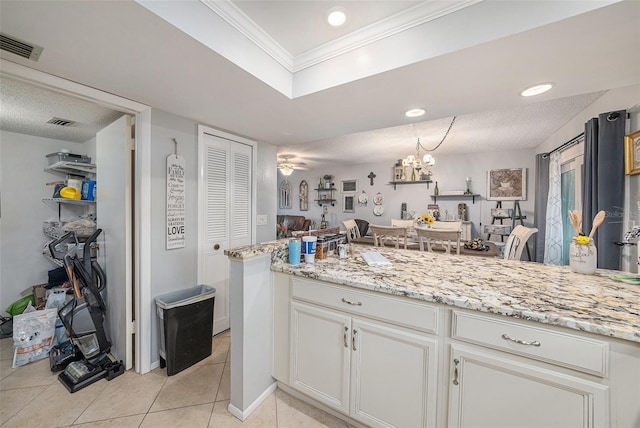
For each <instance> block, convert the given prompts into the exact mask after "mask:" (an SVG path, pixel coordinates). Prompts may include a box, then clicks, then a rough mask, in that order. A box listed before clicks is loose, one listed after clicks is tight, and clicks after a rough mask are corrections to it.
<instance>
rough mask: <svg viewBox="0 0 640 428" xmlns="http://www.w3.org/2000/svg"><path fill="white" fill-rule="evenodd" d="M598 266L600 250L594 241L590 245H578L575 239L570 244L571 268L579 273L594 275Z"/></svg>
mask: <svg viewBox="0 0 640 428" xmlns="http://www.w3.org/2000/svg"><path fill="white" fill-rule="evenodd" d="M597 264H598V249H597V248H596V246H595V244H594V243H593V240H589V243H588V244H578V243H577V242H576V238H573V240H572V241H571V244H569V266H570V267H571V270H572V271H574V272H577V273H582V274H586V275H593V274H594V273H596V267H597Z"/></svg>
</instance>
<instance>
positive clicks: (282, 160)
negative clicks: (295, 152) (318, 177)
mask: <svg viewBox="0 0 640 428" xmlns="http://www.w3.org/2000/svg"><path fill="white" fill-rule="evenodd" d="M291 157H293V156H292V155H281V157H279V158H278V169H279V170H280V172H281V173H282V175H284V176H285V177H288V176H289V175H291V174H292V173H293V171H294V170H296V169H305V168H304V167H305V166H306V165H307V164H306V163H304V162H292V161H290V158H291Z"/></svg>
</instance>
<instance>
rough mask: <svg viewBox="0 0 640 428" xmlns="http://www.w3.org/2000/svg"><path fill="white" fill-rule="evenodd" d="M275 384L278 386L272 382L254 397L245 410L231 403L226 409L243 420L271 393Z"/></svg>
mask: <svg viewBox="0 0 640 428" xmlns="http://www.w3.org/2000/svg"><path fill="white" fill-rule="evenodd" d="M277 386H278V384H277V382H273V383H272V384H271V385H270V386H269V388H267V389H266V390H265V391H264V392H263V393H262V394H260V396H259V397H258V398H256V400H255V401H254V402H253V403H251V404H250V405H249V407H247V409H246V410H245V411H242V410H240V409H238V408H237V407H236V406H234V405H233V404H231V403H229V407H227V410H229V413H231V414H232V415H233V416H235V417H236V418H238V419H240V420H241V421H244V420H245V419H247V418H248V417H249V415H251V413H253V411H254V410H256V409H257V408H258V406H260V404H262V402H263V401H264V400H266V399H267V397H268V396H270V395H271V394H273V392H274V391H275V390H276V388H277Z"/></svg>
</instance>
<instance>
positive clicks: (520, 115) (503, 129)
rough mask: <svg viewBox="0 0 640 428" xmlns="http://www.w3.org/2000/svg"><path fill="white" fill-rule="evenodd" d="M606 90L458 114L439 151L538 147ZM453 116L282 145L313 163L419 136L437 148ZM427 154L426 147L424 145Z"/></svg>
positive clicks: (405, 143)
mask: <svg viewBox="0 0 640 428" xmlns="http://www.w3.org/2000/svg"><path fill="white" fill-rule="evenodd" d="M602 94H604V91H601V92H595V93H591V94H584V95H579V96H575V97H568V98H562V99H558V100H553V101H546V102H540V103H535V104H528V105H524V106H518V107H514V108H508V109H501V110H491V111H485V112H480V113H472V114H465V115H461V116H457V117H456V119H455V122H454V124H453V126H452V127H451V131H450V132H449V135H448V136H447V138H446V139H445V141H444V142H443V143H442V145H441V146H440V147H438V148H437V150H435V152H434V155H435V154H438V153H439V154H445V153H446V154H456V153H469V152H486V151H499V150H513V149H516V148H517V149H525V148H534V147H536V146H538V145H539V144H540V142H541V141H544V139H546V138H547V137H549V136H550V135H551V134H553V133H554V132H555V131H556V130H558V129H559V128H560V127H561V126H563V125H564V124H565V123H566V122H567V118H572V117H575V116H577V115H578V114H579V113H580V112H581V111H583V110H584V109H585V108H586V107H587V106H588V105H589V104H591V103H593V102H594V101H595V100H597V99H598V98H599V97H600V96H602ZM452 120H453V117H449V118H445V119H438V120H433V121H425V122H417V123H414V124H411V125H403V126H395V127H390V128H384V129H378V130H372V131H366V132H358V133H354V134H349V135H344V136H341V137H337V138H328V139H325V140H320V141H314V142H311V143H306V144H299V145H292V146H281V147H280V148H279V150H278V152H279V153H286V154H289V155H290V156H291V158H292V159H294V160H295V159H304V160H305V162H306V163H307V164H309V166H314V165H319V164H323V163H343V162H344V161H345V159H344V153H345V151H347V150H348V152H349V153H358V154H359V155H356V156H353V157H351V158H349V159H348V162H349V163H369V162H384V161H388V160H389V156H390V154H395V155H396V156H397V157H405V156H407V155H409V154H413V153H414V152H415V147H416V142H417V139H418V138H420V142H421V143H422V146H423V147H425V148H426V149H429V150H432V149H435V148H436V147H437V146H438V144H439V143H440V141H442V138H443V136H444V135H445V133H446V132H447V129H448V128H449V126H450V125H451V122H452ZM421 154H424V150H421Z"/></svg>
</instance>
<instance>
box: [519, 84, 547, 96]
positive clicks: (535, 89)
mask: <svg viewBox="0 0 640 428" xmlns="http://www.w3.org/2000/svg"><path fill="white" fill-rule="evenodd" d="M552 87H553V84H551V83H542V84H540V85H535V86H532V87H530V88H527V89H525V90H524V91H522V92H521V93H520V95H522V96H523V97H532V96H534V95H540V94H542V93H545V92H547V91H548V90H549V89H551V88H552Z"/></svg>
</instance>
